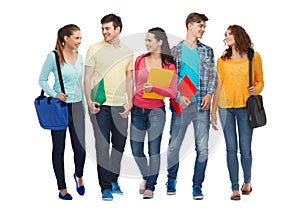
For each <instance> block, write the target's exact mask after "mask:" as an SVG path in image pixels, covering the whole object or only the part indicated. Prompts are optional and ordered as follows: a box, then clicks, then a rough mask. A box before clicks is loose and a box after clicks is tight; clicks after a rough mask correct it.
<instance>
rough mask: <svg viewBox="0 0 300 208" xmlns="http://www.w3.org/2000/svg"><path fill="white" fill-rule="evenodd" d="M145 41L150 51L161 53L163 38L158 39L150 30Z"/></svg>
mask: <svg viewBox="0 0 300 208" xmlns="http://www.w3.org/2000/svg"><path fill="white" fill-rule="evenodd" d="M145 41H146V48H147V51H148V52H149V53H152V52H156V53H160V52H161V46H162V40H157V39H156V38H155V35H154V34H153V33H149V32H148V33H147V34H146V39H145Z"/></svg>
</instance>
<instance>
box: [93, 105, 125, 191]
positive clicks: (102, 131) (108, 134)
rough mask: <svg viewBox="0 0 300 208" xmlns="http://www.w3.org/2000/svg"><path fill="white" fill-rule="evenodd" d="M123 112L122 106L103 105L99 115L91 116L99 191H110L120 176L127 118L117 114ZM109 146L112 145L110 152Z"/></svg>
mask: <svg viewBox="0 0 300 208" xmlns="http://www.w3.org/2000/svg"><path fill="white" fill-rule="evenodd" d="M123 111H124V107H123V106H105V105H103V106H101V110H100V112H99V113H97V114H95V115H94V114H92V115H91V121H92V125H93V129H94V136H95V145H96V158H97V171H98V180H99V185H100V187H101V191H103V190H105V189H110V190H111V189H112V187H111V183H112V182H117V181H118V177H119V175H120V169H121V160H122V157H123V152H124V148H125V144H126V139H127V128H128V118H123V117H121V116H120V114H119V113H120V112H123ZM110 144H112V148H111V151H110Z"/></svg>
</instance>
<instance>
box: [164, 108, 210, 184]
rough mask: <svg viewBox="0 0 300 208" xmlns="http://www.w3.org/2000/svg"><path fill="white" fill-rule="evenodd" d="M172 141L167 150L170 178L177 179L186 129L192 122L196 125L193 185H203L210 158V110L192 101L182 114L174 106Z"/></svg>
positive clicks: (171, 129)
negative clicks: (203, 109) (180, 152)
mask: <svg viewBox="0 0 300 208" xmlns="http://www.w3.org/2000/svg"><path fill="white" fill-rule="evenodd" d="M170 108H171V111H172V119H171V128H170V135H171V137H170V141H169V146H168V151H167V161H168V180H176V178H177V172H178V168H179V151H180V147H181V144H182V142H183V139H184V137H185V135H186V130H187V128H188V126H189V124H190V123H191V122H192V123H193V127H194V139H195V150H196V160H195V166H194V176H193V187H196V186H198V187H200V188H201V187H202V183H203V181H204V177H205V170H206V165H207V159H208V137H209V128H210V111H209V110H207V111H201V110H198V104H197V103H196V102H193V103H191V104H190V105H189V106H188V107H187V108H186V109H184V110H183V111H182V112H181V114H179V115H178V114H177V113H176V112H175V111H174V109H173V108H172V106H171V107H170Z"/></svg>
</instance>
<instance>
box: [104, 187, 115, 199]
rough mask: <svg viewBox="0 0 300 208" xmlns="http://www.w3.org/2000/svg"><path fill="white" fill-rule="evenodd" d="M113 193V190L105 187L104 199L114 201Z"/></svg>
mask: <svg viewBox="0 0 300 208" xmlns="http://www.w3.org/2000/svg"><path fill="white" fill-rule="evenodd" d="M113 198H114V197H113V195H112V193H111V190H109V189H105V190H103V191H102V200H103V201H112V200H113Z"/></svg>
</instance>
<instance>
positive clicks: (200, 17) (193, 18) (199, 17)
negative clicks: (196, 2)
mask: <svg viewBox="0 0 300 208" xmlns="http://www.w3.org/2000/svg"><path fill="white" fill-rule="evenodd" d="M207 20H208V18H207V17H206V16H205V14H199V13H196V12H193V13H190V14H189V15H188V17H187V18H186V21H185V26H186V29H188V25H189V23H193V22H196V23H200V22H201V21H204V22H205V21H207Z"/></svg>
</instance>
